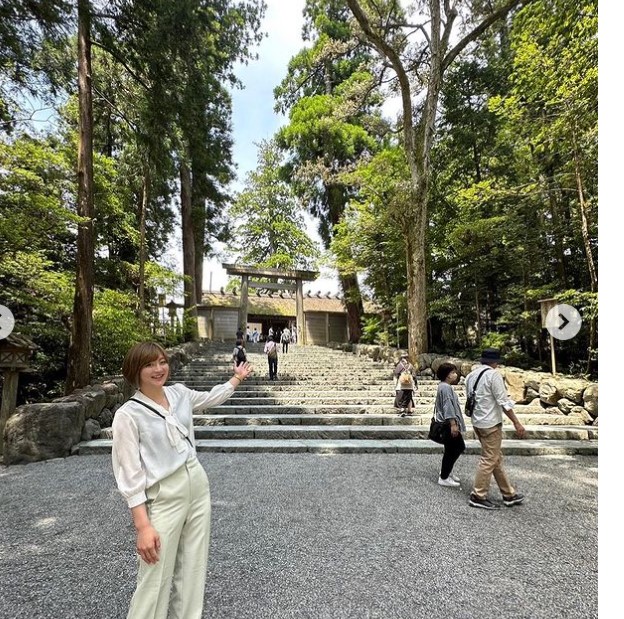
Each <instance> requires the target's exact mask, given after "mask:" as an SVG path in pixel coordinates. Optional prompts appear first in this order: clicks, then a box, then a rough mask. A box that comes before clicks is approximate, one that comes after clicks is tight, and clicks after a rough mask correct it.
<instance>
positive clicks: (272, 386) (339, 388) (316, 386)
mask: <svg viewBox="0 0 624 619" xmlns="http://www.w3.org/2000/svg"><path fill="white" fill-rule="evenodd" d="M231 377H232V376H231V375H230V378H231ZM228 380H229V379H228ZM180 382H183V383H184V384H185V385H186V386H187V387H189V389H197V390H198V391H210V389H212V388H213V387H214V386H215V385H219V384H221V383H224V382H226V381H224V380H209V379H203V380H201V381H199V380H198V381H190V380H185V381H182V380H180V379H172V380H171V381H170V382H168V383H167V384H168V385H172V384H174V383H180ZM394 386H395V385H394V381H383V382H381V383H379V384H376V385H371V384H370V383H362V384H350V385H341V384H333V385H328V384H327V383H326V382H323V383H313V384H309V383H306V384H304V383H302V382H301V381H296V382H292V381H290V382H288V383H286V382H284V381H282V380H277V381H270V380H269V379H268V378H265V379H264V380H262V381H257V380H256V381H255V382H253V381H252V382H249V379H247V380H246V381H245V382H244V383H243V384H242V385H240V386H238V387H237V388H236V392H237V393H247V392H249V391H257V392H259V393H267V392H273V391H293V392H306V393H307V392H309V391H310V390H311V389H313V390H314V392H315V393H316V392H321V393H325V392H333V393H334V394H335V395H345V393H350V392H351V391H358V392H360V391H372V392H380V391H382V392H386V393H393V392H394V390H395V389H394ZM453 390H454V391H455V393H457V395H462V394H463V393H464V391H465V390H464V387H463V386H462V385H456V386H455V387H454V388H453ZM416 391H417V393H426V394H427V395H433V396H435V394H436V393H437V385H431V386H429V385H418V387H417V389H416Z"/></svg>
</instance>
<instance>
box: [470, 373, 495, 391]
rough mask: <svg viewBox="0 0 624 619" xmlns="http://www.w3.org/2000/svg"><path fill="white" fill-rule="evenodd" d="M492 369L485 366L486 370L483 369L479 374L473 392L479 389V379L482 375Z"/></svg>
mask: <svg viewBox="0 0 624 619" xmlns="http://www.w3.org/2000/svg"><path fill="white" fill-rule="evenodd" d="M491 369H492V368H485V370H483V371H482V372H481V374H479V376H477V380H476V382H475V384H474V387H473V388H472V391H473V392H475V393H476V391H477V386H478V385H479V381H480V380H481V377H482V376H483V375H484V374H485V373H486V372H487V371H488V370H491Z"/></svg>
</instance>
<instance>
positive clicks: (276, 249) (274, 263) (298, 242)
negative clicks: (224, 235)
mask: <svg viewBox="0 0 624 619" xmlns="http://www.w3.org/2000/svg"><path fill="white" fill-rule="evenodd" d="M281 159H282V155H281V153H280V151H279V150H278V149H277V147H276V145H275V143H274V142H266V141H265V142H262V143H260V144H259V145H258V168H257V169H256V170H255V171H254V172H250V173H249V174H248V175H247V179H246V182H245V189H244V190H243V191H242V192H241V193H240V194H239V195H238V196H237V198H236V200H235V202H234V204H233V205H232V208H231V210H230V214H231V216H232V217H233V218H235V220H236V222H237V223H236V226H235V230H234V234H233V238H232V243H231V248H232V249H233V251H234V252H235V253H236V257H237V259H238V260H240V261H241V262H242V263H244V264H252V265H254V266H257V267H265V268H277V269H308V270H314V269H316V268H317V264H316V260H317V258H318V257H319V255H320V252H319V249H318V247H317V246H316V244H315V243H314V241H312V239H310V237H309V236H308V235H307V234H306V232H305V223H304V219H303V215H302V212H301V208H300V206H299V203H298V201H297V200H296V198H295V196H294V195H293V193H292V190H291V189H290V187H289V186H288V185H287V184H286V183H285V182H284V181H283V180H282V179H281V178H280V176H279V174H280V167H281Z"/></svg>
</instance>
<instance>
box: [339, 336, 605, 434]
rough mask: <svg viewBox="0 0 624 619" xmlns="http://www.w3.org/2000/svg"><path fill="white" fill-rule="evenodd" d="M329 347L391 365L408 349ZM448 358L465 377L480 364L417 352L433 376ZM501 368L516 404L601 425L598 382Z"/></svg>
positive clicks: (422, 368) (423, 368)
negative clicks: (539, 408) (599, 422)
mask: <svg viewBox="0 0 624 619" xmlns="http://www.w3.org/2000/svg"><path fill="white" fill-rule="evenodd" d="M330 347H331V348H335V349H340V350H344V351H345V352H352V353H353V354H355V355H358V356H364V357H369V358H371V359H373V360H374V361H379V362H382V363H388V364H390V365H391V366H395V365H396V364H397V363H398V362H399V359H400V358H401V355H402V354H405V353H406V352H407V351H405V350H397V349H396V348H388V347H384V346H374V345H368V344H337V343H332V344H331V345H330ZM445 361H448V362H450V363H453V364H454V365H455V366H457V368H458V369H459V371H460V374H461V376H462V377H466V376H467V375H468V374H469V373H470V371H471V370H472V368H473V367H475V365H476V364H478V361H476V360H474V361H473V360H470V359H460V358H458V357H449V356H446V355H440V354H435V353H425V354H421V355H418V359H417V363H418V371H419V372H420V373H421V374H422V375H424V376H430V377H432V378H433V377H435V373H436V371H437V369H438V368H439V367H440V364H442V363H443V362H445ZM414 365H416V363H415V364H414ZM498 369H499V371H500V373H501V374H502V375H503V378H504V379H505V382H506V384H507V389H508V390H509V395H510V396H511V399H512V400H513V401H514V402H516V404H529V405H532V406H541V407H542V408H544V409H545V412H551V413H554V412H557V413H563V414H564V415H573V416H576V417H582V418H583V420H584V422H585V423H586V424H591V425H594V426H597V425H598V383H592V382H590V381H587V380H584V379H580V378H570V377H566V376H563V375H561V374H558V375H556V376H553V375H552V374H550V373H547V372H536V371H527V370H521V369H520V368H515V367H506V366H499V368H498Z"/></svg>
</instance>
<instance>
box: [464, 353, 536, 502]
mask: <svg viewBox="0 0 624 619" xmlns="http://www.w3.org/2000/svg"><path fill="white" fill-rule="evenodd" d="M500 361H501V357H500V351H499V350H497V349H495V348H486V349H485V350H484V351H483V354H482V357H481V364H482V365H480V366H478V367H477V368H475V369H474V370H472V372H470V374H468V376H467V377H466V396H468V395H469V394H471V393H472V391H473V390H474V388H475V385H476V394H475V396H476V397H475V406H474V412H473V414H472V427H473V428H474V432H475V435H476V436H477V438H478V439H479V442H480V443H481V459H480V460H479V464H478V466H477V473H476V475H475V480H474V487H473V490H472V493H471V494H470V499H469V501H468V504H469V505H470V506H471V507H481V508H483V509H497V508H498V507H500V506H499V505H497V504H496V503H492V501H490V500H489V499H488V491H489V489H490V482H491V480H492V475H494V479H495V480H496V483H497V484H498V487H499V489H500V491H501V494H502V495H503V503H504V504H505V505H507V506H508V507H512V506H513V505H520V503H522V502H523V501H524V496H523V495H522V494H518V493H517V492H516V491H515V490H514V488H513V486H512V485H511V483H510V482H509V480H508V479H507V474H506V473H505V471H504V469H503V453H502V442H503V413H505V415H507V417H509V419H511V421H512V423H513V424H514V427H515V428H516V435H517V437H518V438H524V435H525V429H524V426H523V425H522V424H521V423H520V422H519V421H518V418H517V417H516V414H515V413H514V411H513V405H514V402H513V400H511V399H510V398H509V395H508V393H507V388H506V387H505V382H504V381H503V377H502V375H501V374H500V373H499V372H497V371H496V368H497V367H498V364H499V363H500Z"/></svg>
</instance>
